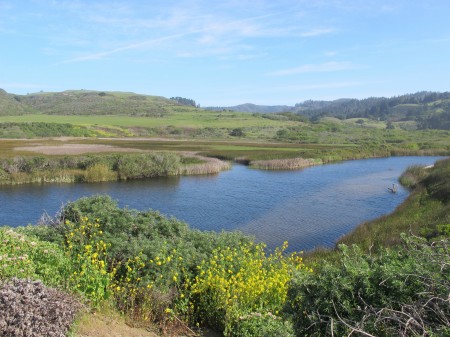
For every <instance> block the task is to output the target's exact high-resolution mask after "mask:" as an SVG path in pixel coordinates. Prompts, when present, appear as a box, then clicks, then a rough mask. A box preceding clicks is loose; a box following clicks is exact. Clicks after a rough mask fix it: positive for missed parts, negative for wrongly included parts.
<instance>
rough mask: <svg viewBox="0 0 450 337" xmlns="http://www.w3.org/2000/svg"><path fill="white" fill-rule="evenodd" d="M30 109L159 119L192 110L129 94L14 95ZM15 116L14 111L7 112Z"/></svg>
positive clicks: (166, 101)
mask: <svg viewBox="0 0 450 337" xmlns="http://www.w3.org/2000/svg"><path fill="white" fill-rule="evenodd" d="M15 97H16V100H17V101H18V103H20V104H22V105H23V106H26V107H28V108H29V109H30V110H34V111H38V112H40V113H43V114H52V115H130V116H151V117H162V116H165V115H167V114H169V113H171V112H174V111H183V110H189V111H191V110H192V109H195V108H193V107H187V106H183V105H181V104H179V103H177V102H175V101H173V100H170V99H167V98H164V97H159V96H148V95H138V94H135V93H131V92H111V91H109V92H104V91H90V90H68V91H63V92H51V93H35V94H29V95H16V96H15ZM9 114H10V115H14V114H15V112H14V110H10V111H9Z"/></svg>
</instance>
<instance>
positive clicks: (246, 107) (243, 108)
mask: <svg viewBox="0 0 450 337" xmlns="http://www.w3.org/2000/svg"><path fill="white" fill-rule="evenodd" d="M203 109H205V110H214V111H220V110H231V111H239V112H249V113H277V112H289V111H292V110H293V109H294V107H293V106H288V105H256V104H252V103H245V104H239V105H234V106H228V107H204V108H203Z"/></svg>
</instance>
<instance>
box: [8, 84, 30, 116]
mask: <svg viewBox="0 0 450 337" xmlns="http://www.w3.org/2000/svg"><path fill="white" fill-rule="evenodd" d="M18 97H19V96H17V95H12V94H8V93H7V92H6V91H5V90H3V89H0V116H8V115H23V114H27V113H36V111H35V110H34V109H33V108H32V107H31V106H29V105H26V104H23V103H21V102H20V99H18Z"/></svg>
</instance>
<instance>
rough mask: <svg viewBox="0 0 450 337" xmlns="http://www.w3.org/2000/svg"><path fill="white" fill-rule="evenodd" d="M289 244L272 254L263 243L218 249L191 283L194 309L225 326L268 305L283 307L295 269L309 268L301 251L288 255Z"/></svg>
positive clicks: (271, 310) (274, 310)
mask: <svg viewBox="0 0 450 337" xmlns="http://www.w3.org/2000/svg"><path fill="white" fill-rule="evenodd" d="M286 248H287V243H285V244H284V245H283V246H282V247H281V248H279V249H277V250H275V252H273V253H272V254H270V255H266V252H265V246H264V245H262V244H259V245H255V244H247V245H243V246H241V247H239V248H237V249H231V248H229V247H226V248H217V249H216V250H214V251H213V254H212V256H211V258H210V259H209V260H206V261H203V263H202V264H200V265H199V266H198V267H197V269H198V275H197V276H196V277H195V279H194V280H193V282H192V284H191V285H190V288H191V293H192V296H193V301H192V303H191V308H192V309H194V311H197V313H198V315H199V316H201V317H202V319H204V318H206V320H209V322H206V323H210V324H211V323H212V324H214V322H224V326H223V327H222V328H225V330H226V328H227V326H228V327H229V326H231V324H232V322H233V321H235V320H236V319H238V317H239V316H241V315H243V314H248V313H251V312H256V311H258V310H261V308H264V310H267V311H270V312H278V311H279V310H281V309H282V307H283V305H284V303H285V301H286V296H287V283H288V281H289V280H290V279H291V277H292V273H293V272H294V271H295V270H299V269H302V268H305V267H304V265H303V261H302V258H301V257H300V256H298V255H297V254H292V255H289V256H285V255H284V254H283V253H284V251H285V250H286Z"/></svg>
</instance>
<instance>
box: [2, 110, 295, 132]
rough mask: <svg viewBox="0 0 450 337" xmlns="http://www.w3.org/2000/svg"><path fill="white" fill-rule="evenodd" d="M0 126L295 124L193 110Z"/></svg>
mask: <svg viewBox="0 0 450 337" xmlns="http://www.w3.org/2000/svg"><path fill="white" fill-rule="evenodd" d="M1 122H21V123H24V122H43V123H69V124H75V125H86V126H93V125H104V126H120V127H137V126H139V127H149V128H151V127H161V126H169V125H172V126H176V127H189V128H206V127H213V128H236V127H244V128H246V127H268V126H283V125H293V124H298V123H293V122H286V121H277V120H271V119H267V118H263V117H260V116H253V115H250V114H245V113H238V112H230V111H227V112H212V111H203V110H195V111H192V112H184V113H179V114H169V115H167V116H165V117H164V118H158V117H134V116H125V115H109V116H108V115H106V116H105V115H103V116H97V115H93V116H84V115H82V116H67V115H43V114H33V115H21V116H1V117H0V123H1Z"/></svg>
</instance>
